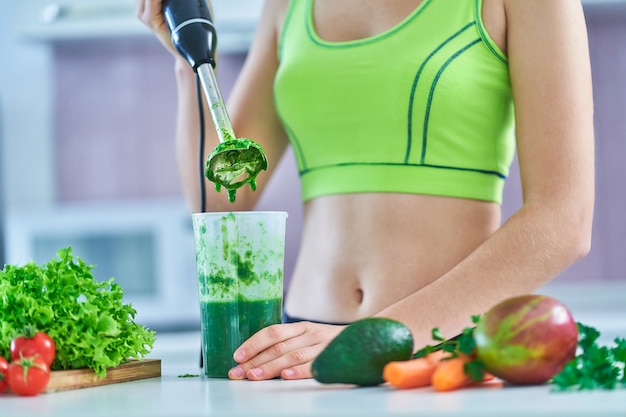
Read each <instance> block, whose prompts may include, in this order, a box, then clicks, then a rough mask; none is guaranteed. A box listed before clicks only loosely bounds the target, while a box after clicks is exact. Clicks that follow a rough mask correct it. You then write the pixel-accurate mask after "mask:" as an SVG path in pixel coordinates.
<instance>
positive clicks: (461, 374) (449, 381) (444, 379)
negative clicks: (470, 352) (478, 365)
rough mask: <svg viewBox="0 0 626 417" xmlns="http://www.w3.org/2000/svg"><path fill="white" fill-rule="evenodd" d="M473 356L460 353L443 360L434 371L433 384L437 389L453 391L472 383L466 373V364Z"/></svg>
mask: <svg viewBox="0 0 626 417" xmlns="http://www.w3.org/2000/svg"><path fill="white" fill-rule="evenodd" d="M471 360H472V358H471V357H470V356H467V355H459V356H457V357H456V358H452V359H447V360H444V361H441V363H440V364H439V366H437V368H436V369H435V371H434V372H433V376H432V379H431V385H432V386H433V389H434V390H435V391H452V390H455V389H459V388H462V387H464V386H466V385H469V384H470V383H472V379H471V378H470V376H469V375H466V374H465V370H464V367H465V364H466V363H468V362H470V361H471Z"/></svg>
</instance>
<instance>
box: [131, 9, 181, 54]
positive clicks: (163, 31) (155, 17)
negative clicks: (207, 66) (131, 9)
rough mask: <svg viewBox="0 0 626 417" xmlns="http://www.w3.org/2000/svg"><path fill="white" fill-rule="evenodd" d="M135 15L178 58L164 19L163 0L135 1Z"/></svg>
mask: <svg viewBox="0 0 626 417" xmlns="http://www.w3.org/2000/svg"><path fill="white" fill-rule="evenodd" d="M135 14H136V15H137V18H138V19H139V20H140V21H141V22H143V24H144V25H146V26H147V27H148V28H149V29H150V30H151V31H152V32H154V34H155V35H156V37H157V38H158V39H159V41H160V42H161V43H162V44H163V45H164V46H165V48H166V49H167V50H168V51H170V52H171V53H172V54H174V56H176V57H178V53H177V51H176V49H175V48H174V45H172V40H171V38H170V33H169V29H168V28H167V24H166V23H165V19H164V17H163V3H162V0H135Z"/></svg>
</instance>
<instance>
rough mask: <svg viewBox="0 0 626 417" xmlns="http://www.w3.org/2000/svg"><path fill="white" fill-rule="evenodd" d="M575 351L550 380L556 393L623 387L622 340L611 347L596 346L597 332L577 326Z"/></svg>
mask: <svg viewBox="0 0 626 417" xmlns="http://www.w3.org/2000/svg"><path fill="white" fill-rule="evenodd" d="M577 325H578V332H579V341H578V347H579V351H578V353H577V355H576V357H575V358H574V359H572V360H571V361H570V362H568V363H567V364H566V365H565V367H564V368H563V369H562V370H561V372H559V373H558V374H557V375H556V376H555V377H554V378H553V379H552V381H551V382H552V383H553V384H554V388H555V390H557V391H566V390H581V391H582V390H594V389H605V390H612V389H615V388H619V387H626V373H625V371H624V368H625V366H626V339H620V338H616V339H615V346H613V347H608V346H601V345H599V344H598V338H599V337H600V332H599V331H598V330H596V329H594V328H593V327H590V326H585V325H584V324H582V323H577Z"/></svg>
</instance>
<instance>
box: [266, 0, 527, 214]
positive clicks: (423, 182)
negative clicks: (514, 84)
mask: <svg viewBox="0 0 626 417" xmlns="http://www.w3.org/2000/svg"><path fill="white" fill-rule="evenodd" d="M313 3H314V2H313V0H295V1H291V2H290V5H289V9H288V11H287V15H286V18H285V22H284V26H283V30H282V34H281V37H280V40H279V45H278V48H279V50H278V53H279V59H280V64H279V68H278V72H277V75H276V79H275V84H274V94H275V102H276V108H277V111H278V114H279V116H280V118H281V120H282V122H283V125H284V126H285V129H286V132H287V134H288V135H289V139H290V141H291V144H292V147H293V150H294V153H295V157H296V161H297V165H298V169H299V173H300V177H301V183H302V199H303V200H304V201H307V200H309V199H312V198H315V197H319V196H324V195H331V194H345V193H366V192H397V193H412V194H431V195H439V196H450V197H460V198H470V199H477V200H485V201H494V202H498V203H500V202H501V199H502V189H503V186H504V181H505V178H506V176H507V175H508V170H509V166H510V164H511V161H512V158H513V154H514V148H515V144H514V134H513V104H512V98H511V86H510V80H509V73H508V63H507V59H506V57H505V56H504V55H503V53H502V52H501V51H500V50H499V49H498V47H497V46H496V45H495V44H494V42H493V40H492V39H491V38H490V37H489V36H488V34H487V32H486V30H485V28H484V26H483V22H482V18H481V10H482V0H424V1H423V2H422V3H421V5H420V6H419V7H418V8H417V9H415V10H414V11H413V12H412V13H411V14H410V15H409V16H408V17H407V18H406V19H405V20H404V21H402V22H401V23H400V24H398V25H397V26H395V27H393V28H392V29H390V30H388V31H386V32H384V33H382V34H380V35H377V36H373V37H370V38H365V39H360V40H356V41H349V42H327V41H324V40H322V39H321V38H320V37H319V36H317V34H316V32H315V27H314V23H313V17H312V16H313V13H312V10H313Z"/></svg>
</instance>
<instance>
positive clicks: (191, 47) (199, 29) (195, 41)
mask: <svg viewBox="0 0 626 417" xmlns="http://www.w3.org/2000/svg"><path fill="white" fill-rule="evenodd" d="M163 16H164V18H165V22H166V23H167V27H168V29H169V31H170V36H171V37H172V43H173V44H174V46H175V47H176V49H177V50H178V52H179V53H180V54H181V55H182V56H183V58H185V59H186V60H187V62H188V63H189V65H191V68H193V70H194V71H197V69H198V67H199V66H200V65H202V64H206V63H209V64H211V66H212V67H215V58H214V55H215V54H214V52H215V49H216V47H217V33H216V31H215V26H214V25H213V18H212V17H211V10H210V9H209V4H208V3H207V1H206V0H164V1H163Z"/></svg>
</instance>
